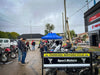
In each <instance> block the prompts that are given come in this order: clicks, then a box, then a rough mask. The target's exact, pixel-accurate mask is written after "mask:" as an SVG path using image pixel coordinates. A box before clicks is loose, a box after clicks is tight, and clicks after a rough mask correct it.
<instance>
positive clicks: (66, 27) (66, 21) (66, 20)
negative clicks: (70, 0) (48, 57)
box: [64, 0, 72, 43]
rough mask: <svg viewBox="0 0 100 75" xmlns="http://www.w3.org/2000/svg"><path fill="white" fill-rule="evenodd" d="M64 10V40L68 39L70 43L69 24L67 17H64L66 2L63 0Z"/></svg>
mask: <svg viewBox="0 0 100 75" xmlns="http://www.w3.org/2000/svg"><path fill="white" fill-rule="evenodd" d="M64 9H65V31H66V38H69V40H70V43H72V40H71V36H70V30H69V24H68V17H67V16H66V0H64Z"/></svg>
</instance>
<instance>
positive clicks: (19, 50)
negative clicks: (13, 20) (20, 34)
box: [17, 38, 23, 63]
mask: <svg viewBox="0 0 100 75" xmlns="http://www.w3.org/2000/svg"><path fill="white" fill-rule="evenodd" d="M22 39H23V38H20V40H18V42H17V45H18V62H19V63H21V56H22V52H21V44H22Z"/></svg>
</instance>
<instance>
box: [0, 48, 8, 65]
mask: <svg viewBox="0 0 100 75" xmlns="http://www.w3.org/2000/svg"><path fill="white" fill-rule="evenodd" d="M0 61H1V62H3V63H5V62H7V61H9V55H8V54H7V53H6V51H5V49H2V48H0Z"/></svg>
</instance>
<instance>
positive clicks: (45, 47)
mask: <svg viewBox="0 0 100 75" xmlns="http://www.w3.org/2000/svg"><path fill="white" fill-rule="evenodd" d="M44 49H45V52H47V40H45V41H44Z"/></svg>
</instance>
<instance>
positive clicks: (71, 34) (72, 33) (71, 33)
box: [70, 30, 76, 38]
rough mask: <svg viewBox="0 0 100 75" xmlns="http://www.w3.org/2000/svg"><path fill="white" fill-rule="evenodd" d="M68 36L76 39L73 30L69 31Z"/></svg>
mask: <svg viewBox="0 0 100 75" xmlns="http://www.w3.org/2000/svg"><path fill="white" fill-rule="evenodd" d="M70 36H71V38H73V37H76V34H75V31H74V30H71V31H70Z"/></svg>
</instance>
